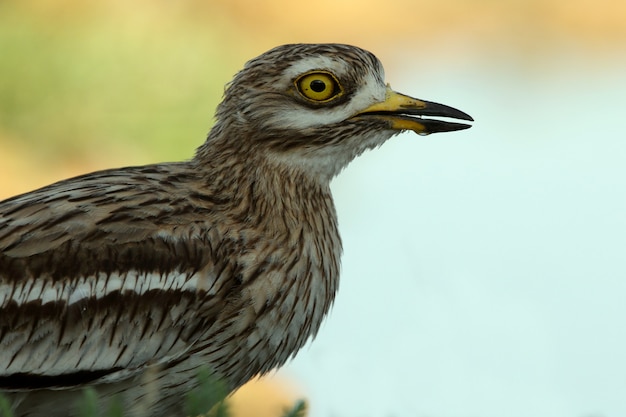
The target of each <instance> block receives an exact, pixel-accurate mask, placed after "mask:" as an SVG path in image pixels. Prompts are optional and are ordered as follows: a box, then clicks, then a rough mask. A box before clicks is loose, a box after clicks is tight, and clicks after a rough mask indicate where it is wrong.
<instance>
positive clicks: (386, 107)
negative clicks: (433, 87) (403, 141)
mask: <svg viewBox="0 0 626 417" xmlns="http://www.w3.org/2000/svg"><path fill="white" fill-rule="evenodd" d="M361 116H366V117H368V118H369V117H376V118H378V119H381V120H384V121H386V122H387V123H389V127H390V128H391V129H393V130H412V131H414V132H416V133H419V134H422V135H426V134H429V133H436V132H450V131H453V130H462V129H468V128H470V127H471V125H468V124H465V123H454V122H447V121H443V120H436V119H424V118H422V116H439V117H450V118H454V119H461V120H470V121H474V119H472V117H471V116H470V115H469V114H467V113H464V112H462V111H460V110H457V109H455V108H453V107H450V106H446V105H443V104H438V103H432V102H430V101H424V100H418V99H416V98H413V97H409V96H405V95H404V94H400V93H397V92H395V91H393V90H392V89H391V87H389V85H387V94H386V97H385V100H384V101H381V102H379V103H376V104H373V105H371V106H370V107H368V108H366V109H365V110H363V111H361V112H359V114H358V115H357V117H361ZM412 116H416V117H412Z"/></svg>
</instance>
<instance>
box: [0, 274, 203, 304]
mask: <svg viewBox="0 0 626 417" xmlns="http://www.w3.org/2000/svg"><path fill="white" fill-rule="evenodd" d="M198 275H199V274H189V273H182V272H179V271H174V272H170V273H167V274H158V273H153V272H148V273H146V272H138V271H135V270H130V271H128V272H124V273H118V272H115V273H111V274H104V273H99V274H97V275H90V276H88V277H80V278H76V279H73V280H69V281H68V280H60V281H52V280H50V279H45V278H35V279H25V280H22V281H16V282H0V308H5V307H7V306H8V305H9V304H12V303H15V304H17V306H18V307H19V306H21V305H24V304H27V303H30V302H41V304H42V305H45V304H48V303H57V302H65V303H66V304H67V305H68V306H71V305H73V304H76V303H79V302H81V301H84V300H86V299H88V298H95V299H102V298H104V297H106V296H107V295H109V294H112V293H115V292H120V293H122V294H126V293H127V292H134V293H135V294H137V295H143V294H145V293H147V292H148V291H150V290H163V291H196V290H197V289H198V284H199V276H198ZM202 281H206V278H205V279H202Z"/></svg>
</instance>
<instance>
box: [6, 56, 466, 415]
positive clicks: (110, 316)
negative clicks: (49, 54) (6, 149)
mask: <svg viewBox="0 0 626 417" xmlns="http://www.w3.org/2000/svg"><path fill="white" fill-rule="evenodd" d="M441 118H443V119H441ZM448 119H456V121H452V120H448ZM459 121H470V122H471V121H473V119H472V117H471V116H469V115H468V114H466V113H464V112H462V111H460V110H457V109H455V108H453V107H449V106H446V105H443V104H438V103H435V102H430V101H424V100H420V99H416V98H413V97H411V96H408V95H404V94H401V93H399V92H396V91H395V90H393V89H392V88H391V87H390V85H389V84H387V83H386V82H385V77H384V69H383V66H382V64H381V62H380V61H379V59H378V58H376V56H375V55H373V54H372V53H371V52H368V51H366V50H364V49H361V48H358V47H355V46H350V45H343V44H288V45H282V46H278V47H275V48H273V49H271V50H269V51H267V52H265V53H263V54H261V55H260V56H258V57H256V58H254V59H251V60H250V61H248V62H247V63H246V64H245V65H244V67H243V69H241V70H240V71H239V72H238V73H236V74H235V76H234V78H233V79H232V81H231V82H230V83H228V84H227V85H226V87H225V90H224V95H223V99H222V101H221V102H220V104H219V105H218V107H217V109H216V113H215V118H214V123H213V127H212V128H211V130H210V132H209V134H208V136H207V138H206V140H205V142H204V143H203V144H201V145H200V146H199V148H198V149H197V150H196V152H195V154H194V156H193V157H192V158H190V159H189V160H186V161H179V162H169V163H158V164H152V165H145V166H131V167H124V168H115V169H107V170H103V171H97V172H93V173H88V174H85V175H81V176H77V177H74V178H70V179H65V180H62V181H59V182H56V183H54V184H51V185H48V186H45V187H43V188H40V189H37V190H34V191H31V192H28V193H25V194H21V195H18V196H15V197H12V198H9V199H7V200H4V201H2V202H0V249H1V255H0V393H2V394H3V395H5V396H6V397H8V399H9V401H10V403H11V407H12V411H13V413H14V415H15V416H18V417H22V416H23V417H26V416H28V417H40V416H41V417H43V416H46V417H55V416H73V415H77V413H78V411H77V408H76V405H75V404H76V401H77V399H78V398H79V397H80V396H81V395H82V394H81V393H82V391H81V390H82V389H83V388H85V387H90V388H92V389H93V390H95V392H96V393H97V395H98V401H99V402H98V404H99V406H100V407H107V404H110V402H111V401H112V399H113V398H120V399H121V400H120V401H122V404H123V406H124V408H125V410H126V412H127V414H126V415H129V416H142V415H146V416H147V415H149V416H182V415H185V411H184V406H183V403H184V401H183V400H184V396H185V393H187V392H189V391H190V390H191V389H193V387H194V386H195V385H196V384H197V379H196V378H195V377H194V376H195V375H196V374H197V372H198V371H199V370H200V369H203V368H207V369H208V370H209V371H210V372H211V373H212V374H214V375H215V376H216V377H218V378H219V379H220V380H222V381H223V382H224V384H225V385H226V387H227V390H228V391H229V392H232V391H234V390H236V389H237V388H238V387H240V386H241V385H242V384H244V383H245V382H246V381H248V380H250V379H251V378H253V377H255V376H257V375H263V374H265V373H267V372H269V371H271V370H273V369H276V368H278V367H280V366H281V365H283V364H284V363H285V362H286V361H287V360H289V359H290V358H292V357H293V356H294V355H295V354H296V352H297V351H298V350H299V349H300V348H302V346H303V345H304V344H305V343H307V342H308V341H309V340H310V339H312V338H314V337H315V335H316V334H317V333H318V330H319V329H320V324H321V323H322V321H323V319H324V317H325V316H326V315H327V313H328V312H329V309H330V308H331V306H332V304H333V299H334V297H335V294H336V292H337V288H338V282H339V272H340V257H341V252H342V244H341V239H340V236H339V232H338V225H337V215H336V210H335V207H334V203H333V198H332V195H331V190H330V181H331V180H332V179H333V178H334V177H335V176H337V175H338V174H339V173H340V172H341V171H342V170H343V168H345V167H346V166H347V165H348V163H349V162H350V161H352V160H353V159H354V158H355V157H357V156H358V155H360V154H362V153H363V152H364V151H366V150H369V149H373V148H376V147H378V146H380V145H382V144H383V143H385V142H386V141H387V140H388V139H390V138H391V137H393V136H395V135H397V134H398V133H400V132H403V131H413V132H416V133H418V134H420V135H426V134H430V133H437V132H449V131H456V130H462V129H467V128H468V127H470V126H471V124H468V123H467V122H463V123H460V122H459Z"/></svg>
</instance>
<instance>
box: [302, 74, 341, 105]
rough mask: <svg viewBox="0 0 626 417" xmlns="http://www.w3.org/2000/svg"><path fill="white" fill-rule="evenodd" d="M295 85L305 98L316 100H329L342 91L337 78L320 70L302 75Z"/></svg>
mask: <svg viewBox="0 0 626 417" xmlns="http://www.w3.org/2000/svg"><path fill="white" fill-rule="evenodd" d="M296 87H297V89H298V92H299V93H300V94H301V95H303V96H304V97H305V98H307V99H309V100H313V101H318V102H324V101H330V100H332V99H333V98H335V97H337V96H339V95H341V94H342V93H343V89H342V88H341V85H339V81H337V78H335V76H334V75H332V74H331V73H329V72H322V71H315V72H309V73H308V74H304V75H302V76H301V77H300V78H298V79H297V80H296Z"/></svg>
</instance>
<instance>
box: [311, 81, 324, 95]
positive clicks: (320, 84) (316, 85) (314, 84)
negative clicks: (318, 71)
mask: <svg viewBox="0 0 626 417" xmlns="http://www.w3.org/2000/svg"><path fill="white" fill-rule="evenodd" d="M309 86H310V87H311V90H313V91H315V92H316V93H321V92H322V91H324V90H326V83H325V82H324V81H322V80H313V81H311V84H310V85H309Z"/></svg>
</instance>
